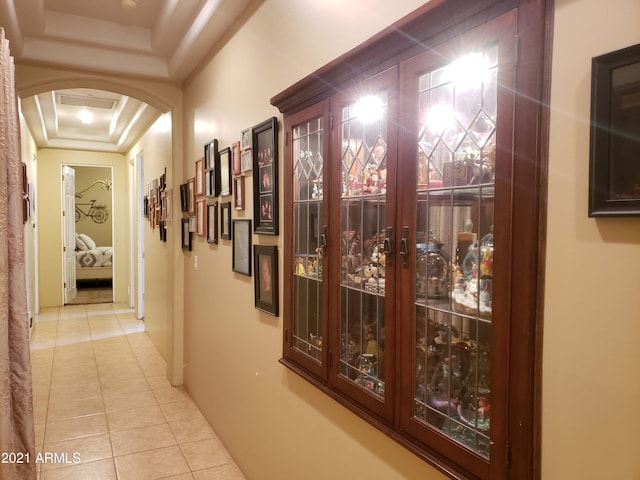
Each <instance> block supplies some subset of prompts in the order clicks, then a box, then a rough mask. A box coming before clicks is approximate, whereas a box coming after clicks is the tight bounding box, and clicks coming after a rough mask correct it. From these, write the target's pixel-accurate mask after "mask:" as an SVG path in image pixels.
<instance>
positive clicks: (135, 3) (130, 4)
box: [121, 0, 138, 10]
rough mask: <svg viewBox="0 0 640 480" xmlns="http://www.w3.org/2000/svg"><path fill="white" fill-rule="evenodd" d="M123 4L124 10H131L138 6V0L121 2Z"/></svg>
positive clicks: (123, 0) (122, 0)
mask: <svg viewBox="0 0 640 480" xmlns="http://www.w3.org/2000/svg"><path fill="white" fill-rule="evenodd" d="M121 2H122V6H123V7H124V8H128V9H131V10H133V9H134V8H136V7H137V6H138V0H121Z"/></svg>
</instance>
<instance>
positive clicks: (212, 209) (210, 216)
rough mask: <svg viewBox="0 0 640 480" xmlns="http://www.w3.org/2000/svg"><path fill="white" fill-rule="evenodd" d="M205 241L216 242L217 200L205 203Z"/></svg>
mask: <svg viewBox="0 0 640 480" xmlns="http://www.w3.org/2000/svg"><path fill="white" fill-rule="evenodd" d="M207 242H209V243H216V244H217V243H218V202H213V203H210V204H209V205H207Z"/></svg>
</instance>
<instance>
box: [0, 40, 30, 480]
mask: <svg viewBox="0 0 640 480" xmlns="http://www.w3.org/2000/svg"><path fill="white" fill-rule="evenodd" d="M14 72H15V67H14V64H13V58H12V57H11V56H10V54H9V41H8V40H6V38H5V35H4V30H3V29H1V28H0V95H1V97H0V454H2V455H3V457H2V459H0V460H1V462H0V479H2V480H35V478H36V468H35V433H34V424H33V395H32V389H31V360H30V355H29V325H28V310H27V294H26V279H25V275H26V274H25V263H24V231H23V212H22V202H23V197H22V159H21V157H20V133H19V122H18V104H17V96H16V92H15V78H14Z"/></svg>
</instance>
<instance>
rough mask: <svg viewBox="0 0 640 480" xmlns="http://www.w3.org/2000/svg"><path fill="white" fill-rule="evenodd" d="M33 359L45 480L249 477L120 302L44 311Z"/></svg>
mask: <svg viewBox="0 0 640 480" xmlns="http://www.w3.org/2000/svg"><path fill="white" fill-rule="evenodd" d="M31 361H32V366H33V394H34V415H35V422H36V452H37V453H38V452H39V453H40V454H41V455H40V460H41V461H40V462H38V463H37V466H38V473H39V478H40V479H41V480H57V479H63V478H64V479H66V480H75V479H77V480H86V479H91V480H112V479H113V480H116V479H118V480H129V479H134V480H152V479H167V480H169V479H171V480H244V476H243V474H242V472H241V471H240V469H239V468H238V467H237V465H236V464H235V463H234V461H233V459H232V458H231V456H230V455H229V453H228V452H227V451H226V449H225V448H224V446H223V445H222V443H221V442H220V440H219V439H218V438H217V437H216V434H215V432H214V431H213V430H212V429H211V427H210V426H209V425H208V423H207V422H206V420H205V419H204V417H203V416H202V414H201V413H200V411H199V410H198V407H196V405H195V404H194V403H193V401H192V400H191V398H190V397H189V395H188V394H187V393H186V392H185V391H184V390H183V389H182V388H174V387H172V386H171V385H170V384H169V382H167V380H166V379H165V367H166V365H165V362H164V360H163V358H162V356H161V355H160V354H159V353H158V351H157V349H156V348H155V347H154V345H153V344H152V343H151V341H150V340H149V337H147V335H146V333H144V323H143V322H142V321H138V320H136V319H135V316H134V314H133V311H132V310H129V309H127V308H126V307H125V306H124V305H119V304H112V303H109V304H95V305H71V306H66V307H63V308H53V309H44V310H43V311H42V312H41V313H40V315H38V318H37V323H36V328H34V332H33V336H32V341H31ZM65 454H66V455H65ZM52 459H55V461H51V460H52ZM44 460H49V461H44Z"/></svg>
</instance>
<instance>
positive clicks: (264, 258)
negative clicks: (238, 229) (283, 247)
mask: <svg viewBox="0 0 640 480" xmlns="http://www.w3.org/2000/svg"><path fill="white" fill-rule="evenodd" d="M253 262H254V264H255V270H256V274H255V275H254V291H255V293H254V297H255V307H256V308H257V309H258V310H262V311H263V312H267V313H270V314H271V315H274V316H276V317H277V316H278V247H277V246H275V245H254V247H253Z"/></svg>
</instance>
